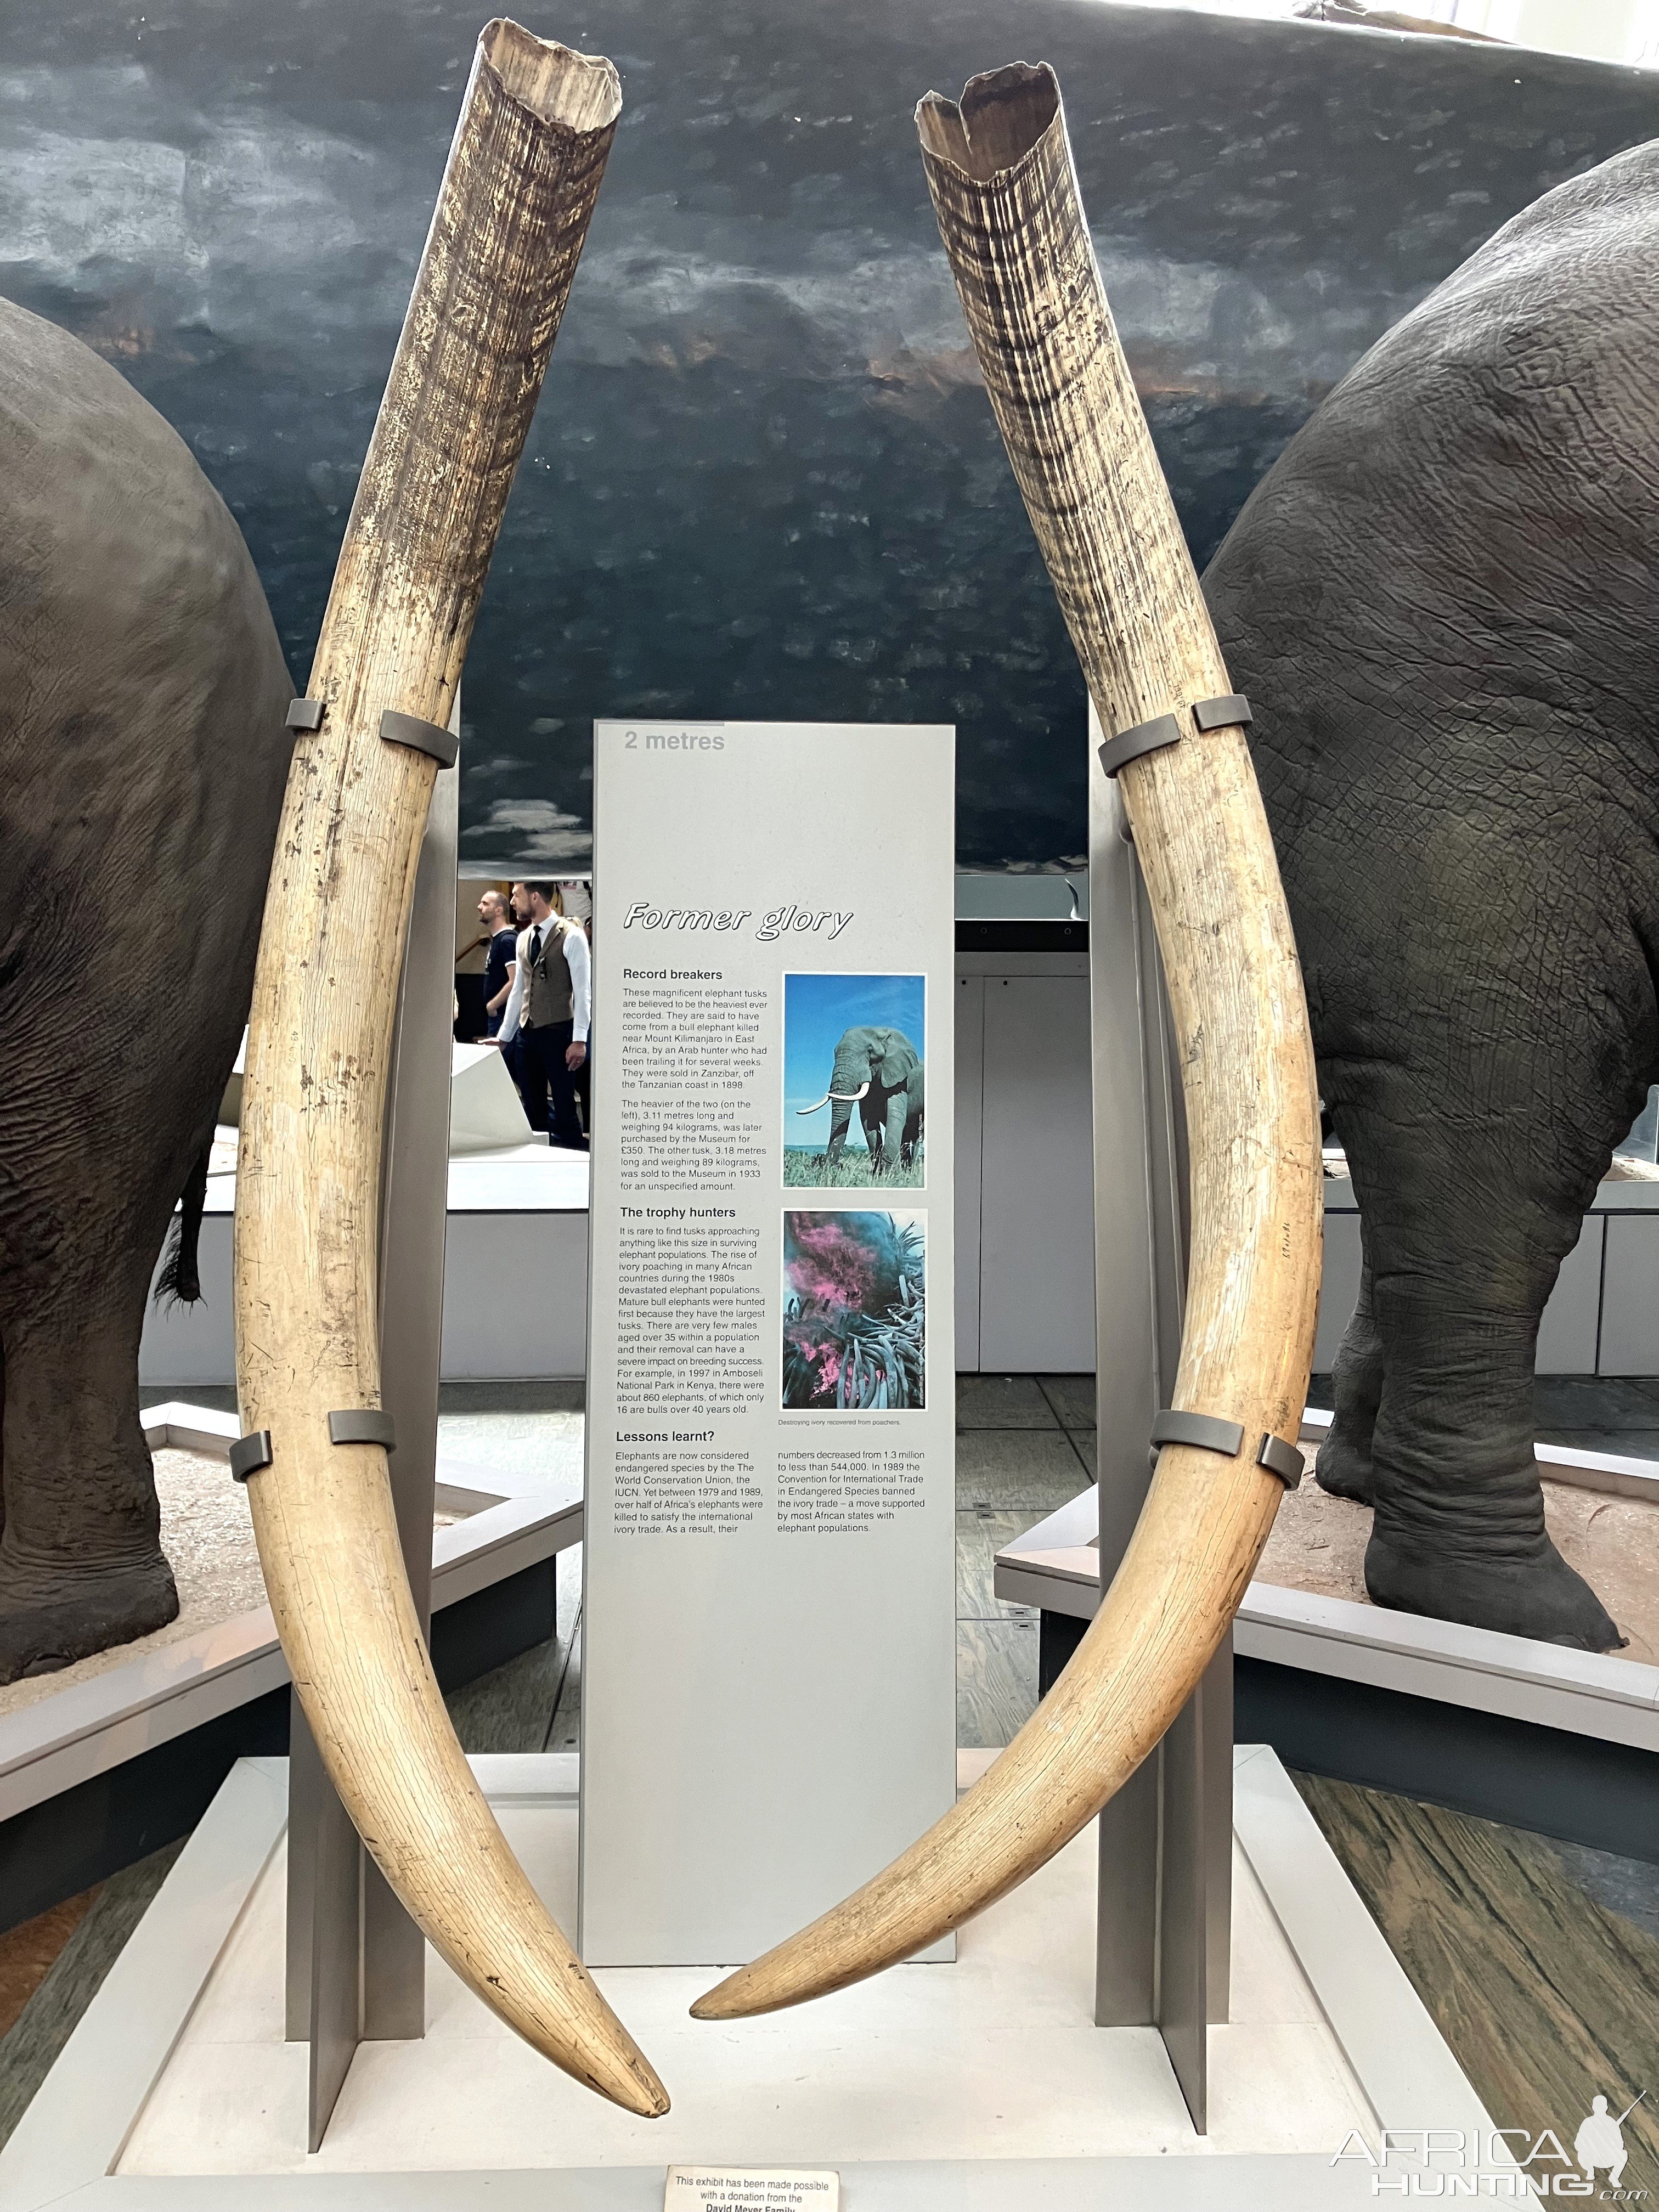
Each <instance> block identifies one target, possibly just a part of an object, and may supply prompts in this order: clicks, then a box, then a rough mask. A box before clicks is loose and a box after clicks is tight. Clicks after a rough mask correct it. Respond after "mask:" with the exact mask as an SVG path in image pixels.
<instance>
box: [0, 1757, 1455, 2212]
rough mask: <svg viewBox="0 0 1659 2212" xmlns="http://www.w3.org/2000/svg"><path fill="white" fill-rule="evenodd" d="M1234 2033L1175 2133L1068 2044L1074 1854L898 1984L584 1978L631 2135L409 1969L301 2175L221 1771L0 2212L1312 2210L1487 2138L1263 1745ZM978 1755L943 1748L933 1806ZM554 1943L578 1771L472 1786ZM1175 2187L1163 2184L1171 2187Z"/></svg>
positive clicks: (1082, 1985)
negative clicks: (760, 2205) (736, 2004)
mask: <svg viewBox="0 0 1659 2212" xmlns="http://www.w3.org/2000/svg"><path fill="white" fill-rule="evenodd" d="M1238 1760H1239V1771H1238V1790H1237V1805H1238V1820H1237V1841H1238V1850H1237V1862H1236V1874H1235V1879H1236V1882H1237V1905H1236V1909H1235V1917H1234V1955H1233V2014H1234V2016H1233V2020H1232V2021H1231V2024H1230V2025H1229V2026H1227V2027H1218V2028H1215V2029H1212V2032H1211V2033H1212V2044H1211V2060H1210V2065H1211V2085H1212V2086H1211V2133H1210V2134H1209V2136H1207V2137H1202V2138H1200V2137H1199V2136H1194V2133H1193V2130H1192V2127H1191V2124H1190V2123H1189V2121H1188V2117H1187V2112H1186V2108H1185V2106H1184V2105H1183V2103H1182V2097H1181V2093H1180V2091H1179V2089H1178V2088H1177V2087H1176V2081H1175V2077H1174V2075H1172V2073H1171V2072H1170V2066H1169V2063H1168V2061H1167V2059H1166V2058H1165V2057H1164V2051H1163V2047H1162V2045H1161V2044H1160V2042H1159V2040H1158V2036H1157V2034H1156V2032H1155V2031H1153V2030H1152V2029H1147V2028H1097V2027H1095V2026H1094V2025H1093V2022H1092V2019H1091V2012H1092V2003H1093V1962H1094V1930H1093V1917H1094V1894H1095V1881H1094V1860H1093V1835H1092V1831H1085V1833H1084V1835H1083V1836H1081V1837H1080V1838H1079V1839H1078V1841H1077V1842H1076V1843H1074V1844H1073V1845H1072V1846H1071V1847H1070V1848H1069V1850H1066V1851H1065V1852H1063V1853H1062V1854H1061V1855H1060V1857H1059V1858H1058V1859H1056V1860H1055V1861H1054V1863H1053V1864H1052V1865H1051V1866H1050V1867H1048V1869H1045V1870H1044V1871H1043V1872H1042V1874H1040V1875H1037V1876H1036V1877H1035V1878H1034V1880H1032V1881H1030V1882H1029V1883H1027V1884H1026V1885H1025V1886H1024V1888H1022V1889H1020V1890H1018V1891H1017V1892H1016V1893H1014V1895H1013V1896H1012V1897H1010V1898H1008V1899H1005V1900H1004V1901H1003V1902H1002V1903H1001V1904H1000V1905H995V1906H994V1907H992V1908H991V1910H990V1911H987V1912H986V1913H985V1914H984V1915H983V1916H981V1918H980V1919H979V1920H977V1921H975V1922H974V1923H971V1924H970V1925H969V1927H968V1928H967V1929H964V1930H963V1936H962V1939H961V1945H960V1954H959V1957H958V1960H957V1964H956V1965H955V1966H953V1967H939V1966H908V1967H900V1968H897V1969H896V1970H894V1971H893V1972H889V1973H887V1974H884V1975H882V1976H880V1977H879V1978H877V1979H876V1980H874V1981H872V1982H870V1983H867V1984H864V1985H862V1986H861V1987H860V1988H858V1989H855V1990H846V1991H843V1992H842V1994H841V1995H840V1996H836V1997H832V1998H829V1999H825V2000H823V2002H819V2003H817V2004H813V2005H808V2006H805V2007H803V2008H800V2009H799V2010H797V2011H793V2012H787V2013H781V2014H777V2015H771V2016H769V2017H768V2018H765V2019H761V2020H756V2021H744V2022H738V2023H733V2024H730V2025H722V2026H718V2027H716V2026H705V2025H702V2024H700V2023H698V2022H696V2021H692V2020H690V2018H689V2017H688V2015H687V2009H686V2008H687V2007H688V2005H689V2004H690V2001H691V1999H692V1998H693V1997H694V1996H696V1994H697V1993H698V1992H699V1990H701V1989H702V1987H703V1986H704V1984H705V1982H706V1977H705V1976H702V1975H700V1974H699V1973H697V1972H694V1971H690V1970H687V1969H683V1968H625V1969H616V1970H611V1971H608V1972H601V1973H600V1974H599V1977H598V1978H599V1984H600V1986H601V1987H602V1988H603V1989H604V1990H605V1994H606V1996H608V1997H609V1999H610V2000H611V2002H612V2003H613V2004H614V2005H615V2006H616V2007H617V2010H618V2011H619V2013H620V2014H621V2015H622V2017H623V2019H624V2020H625V2021H627V2023H628V2025H629V2027H630V2029H631V2030H632V2031H633V2032H634V2033H635V2035H636V2036H637V2038H638V2039H639V2041H640V2044H641V2047H642V2048H643V2049H644V2050H645V2051H647V2052H648V2053H649V2054H650V2057H651V2058H652V2061H653V2063H654V2064H655V2065H656V2066H657V2068H658V2069H659V2071H660V2073H661V2074H662V2076H663V2078H664V2080H665V2082H666V2083H667V2085H668V2087H669V2092H670V2094H671V2097H672V2098H673V2100H674V2105H673V2109H672V2111H671V2112H670V2113H669V2115H668V2116H667V2118H665V2119H663V2120H659V2121H656V2122H648V2121H641V2120H636V2119H633V2118H629V2116H628V2115H626V2114H624V2113H622V2112H618V2111H617V2110H616V2109H615V2108H614V2107H613V2106H609V2105H607V2104H605V2103H604V2102H602V2101H601V2100H599V2098H597V2097H595V2096H593V2095H592V2094H590V2093H588V2092H586V2091H585V2090H582V2089H580V2088H578V2087H576V2086H575V2085H574V2083H572V2082H570V2081H567V2080H566V2079H565V2078H564V2077H563V2076H562V2075H559V2074H558V2073H556V2071H555V2070H554V2069H552V2068H551V2067H550V2066H549V2065H547V2064H546V2063H544V2061H543V2060H541V2059H539V2058H538V2057H536V2056H535V2055H534V2054H533V2053H532V2051H530V2050H529V2049H528V2048H527V2047H526V2045H523V2044H521V2043H520V2042H518V2041H517V2040H516V2039H514V2038H513V2036H512V2035H511V2034H509V2033H507V2030H506V2029H504V2028H503V2027H501V2025H500V2024H499V2023H498V2022H497V2021H495V2019H494V2018H493V2017H492V2016H491V2015H489V2014H488V2013H486V2012H485V2010H484V2009H483V2007H482V2006H481V2005H479V2004H478V2003H477V2001H476V1999H474V1998H473V1997H472V1996H471V1995H469V1994H468V1993H467V1992H466V1991H465V1990H463V1989H462V1988H461V1987H460V1985H459V1984H458V1983H457V1981H456V1980H455V1978H453V1975H452V1974H450V1972H448V1970H447V1968H445V1967H444V1966H442V1965H441V1963H440V1962H439V1961H438V1960H437V1959H436V1958H435V1956H431V1955H429V1957H428V2030H427V2035H426V2039H425V2040H424V2041H423V2042H420V2043H407V2044H364V2045H362V2046H361V2048H360V2049H359V2051H358V2052H357V2055H356V2059H355V2060H354V2062H353V2064H352V2068H351V2071H350V2074H349V2076H348V2078H347V2081H346V2083H345V2087H344V2089H343V2093H342V2095H341V2098H340V2101H339V2104H338V2106H337V2109H336V2112H335V2116H334V2118H333V2121H332V2123H331V2126H330V2128H329V2130H328V2134H327V2136H326V2139H325V2142H324V2144H323V2147H322V2149H321V2151H320V2152H319V2154H317V2155H316V2156H315V2157H313V2158H307V2157H306V2155H305V2153H304V2143H305V2078H306V2053H305V2051H304V2048H303V2047H302V2046H301V2045H292V2044H285V2043H284V2042H283V1848H282V1846H283V1802H284V1786H283V1785H284V1772H285V1770H284V1765H283V1762H282V1761H279V1760H248V1761H244V1762H243V1763H242V1765H240V1766H239V1767H238V1768H237V1769H236V1770H235V1771H234V1773H233V1775H232V1776H231V1778H230V1779H229V1781H228V1783H227V1784H226V1785H225V1789H224V1790H223V1791H222V1793H221V1796H220V1797H219V1798H218V1799H217V1800H216V1802H215V1805H214V1807H213V1808H212V1809H211V1811H210V1813H209V1814H208V1816H207V1818H206V1819H205V1820H204V1822H203V1824H202V1826H201V1827H200V1828H199V1829H198V1830H197V1833H196V1835H195V1837H194V1838H192V1839H191V1843H190V1844H189V1845H188V1846H187V1848H186V1850H185V1853H184V1854H183V1856H182V1857H181V1858H180V1859H179V1863H178V1865H177V1866H176V1867H175V1868H174V1869H173V1873H172V1874H171V1875H169V1877H168V1879H167V1883H166V1885H165V1886H164V1887H163V1888H162V1890H161V1893H160V1895H159V1896H158V1897H157V1899H156V1900H155V1904H154V1905H152V1906H151V1908H150V1910H149V1913H148V1915H147V1916H146V1917H145V1919H144V1920H143V1923H141V1925H140V1927H139V1928H138V1929H137V1933H136V1934H135V1936H133V1938H132V1940H131V1942H130V1943H129V1945H128V1947H127V1949H126V1951H125V1953H124V1954H123V1955H122V1957H121V1958H120V1960H118V1962H117V1964H116V1966H115V1967H114V1968H113V1970H112V1972H111V1973H110V1975H109V1977H108V1978H107V1980H106V1983H105V1984H104V1986H103V1988H102V1990H100V1993H99V1995H98V1996H97V1998H96V1999H95V2000H94V2003H93V2005H92V2007H91V2008H90V2010H89V2011H88V2014H87V2015H86V2018H85V2019H84V2020H83V2021H82V2024H81V2026H80V2027H79V2028H78V2029H77V2030H76V2033H75V2035H74V2037H73V2038H72V2039H70V2044H69V2045H68V2046H67V2048H66V2049H65V2051H64V2055H63V2057H61V2058H60V2059H59V2061H58V2064H57V2066H56V2067H55V2068H54V2069H53V2070H52V2075H50V2076H49V2078H48V2080H47V2081H46V2085H45V2087H43V2088H42V2090H41V2092H40V2095H39V2097H38V2098H37V2099H36V2100H35V2102H34V2104H33V2106H32V2107H31V2108H30V2111H29V2112H28V2113H27V2115H26V2116H25V2118H24V2119H23V2121H22V2123H21V2125H20V2127H19V2129H18V2130H17V2133H16V2134H15V2136H14V2137H13V2139H12V2141H11V2143H10V2144H9V2147H8V2148H7V2149H6V2150H5V2151H4V2152H3V2154H0V2207H3V2208H4V2212H35V2208H38V2207H41V2206H44V2205H45V2204H46V2203H50V2202H52V2201H54V2200H56V2199H58V2198H60V2197H64V2196H68V2195H70V2194H73V2193H76V2192H81V2193H79V2194H76V2203H77V2204H78V2205H82V2206H94V2207H96V2208H97V2212H151V2208H156V2212H160V2208H161V2207H163V2206H165V2207H166V2208H167V2212H210V2208H212V2212H221V2208H222V2212H233V2208H234V2212H246V2208H249V2207H252V2208H256V2212H266V2208H270V2212H276V2208H283V2212H287V2208H289V2207H301V2206H309V2207H312V2208H314V2212H348V2208H350V2212H357V2208H364V2209H365V2212H366V2208H368V2207H371V2206H372V2207H377V2208H391V2207H394V2206H395V2207H397V2208H398V2212H404V2209H405V2208H416V2212H424V2208H427V2207H428V2206H430V2207H434V2208H436V2207H438V2206H442V2207H444V2208H445V2212H474V2208H477V2212H486V2208H487V2212H528V2208H530V2207H531V2206H534V2207H536V2208H538V2212H578V2208H580V2212H647V2208H649V2212H658V2208H659V2207H660V2206H661V2203H662V2201H663V2185H664V2172H665V2167H666V2166H668V2165H670V2164H674V2163H685V2162H690V2161H707V2162H715V2161H718V2162H720V2163H721V2164H723V2165H726V2166H767V2165H772V2166H785V2165H788V2166H833V2167H835V2168H836V2169H837V2170H838V2171H839V2172H840V2173H841V2174H842V2182H843V2188H844V2191H845V2202H846V2203H847V2205H848V2212H900V2209H901V2208H902V2212H920V2209H921V2208H924V2207H925V2208H927V2212H934V2208H938V2212H945V2207H947V2206H948V2207H950V2208H951V2212H961V2208H963V2207H968V2208H971V2209H972V2212H990V2208H992V2207H995V2208H998V2212H1005V2208H1006V2212H1026V2208H1027V2207H1030V2206H1032V2205H1036V2204H1040V2205H1041V2206H1042V2208H1043V2212H1084V2208H1085V2207H1087V2208H1098V2207H1100V2206H1102V2205H1103V2204H1109V2205H1110V2206H1111V2207H1112V2208H1113V2212H1139V2209H1140V2208H1150V2207H1152V2206H1154V2205H1162V2206H1172V2207H1173V2206H1179V2207H1180V2208H1182V2212H1191V2209H1192V2208H1214V2212H1221V2208H1223V2207H1225V2208H1227V2212H1251V2208H1257V2207H1260V2208H1262V2212H1267V2208H1268V2207H1271V2208H1273V2212H1315V2208H1318V2212H1327V2208H1330V2207H1340V2206H1342V2205H1346V2204H1347V2203H1356V2204H1357V2203H1360V2202H1362V2201H1364V2202H1367V2203H1369V2202H1370V2201H1371V2192H1370V2174H1369V2169H1367V2168H1364V2166H1358V2165H1356V2164H1353V2163H1345V2164H1343V2165H1341V2166H1333V2165H1332V2162H1331V2161H1332V2160H1333V2158H1334V2155H1335V2154H1336V2152H1337V2151H1338V2150H1339V2149H1340V2148H1341V2146H1342V2144H1343V2143H1344V2142H1345V2140H1346V2139H1348V2137H1349V2130H1351V2129H1352V2130H1359V2132H1360V2134H1361V2135H1362V2136H1364V2138H1365V2139H1366V2140H1367V2141H1369V2142H1371V2143H1373V2144H1375V2143H1376V2141H1377V2131H1378V2130H1379V2128H1381V2127H1384V2126H1386V2127H1389V2128H1393V2129H1395V2130H1402V2129H1407V2128H1413V2127H1414V2128H1417V2129H1419V2130H1420V2129H1422V2128H1424V2127H1425V2126H1433V2127H1436V2128H1441V2129H1457V2128H1462V2129H1466V2130H1474V2129H1486V2128H1489V2126H1490V2122H1489V2121H1488V2120H1487V2119H1486V2115H1485V2114H1484V2113H1483V2112H1482V2111H1481V2109H1480V2105H1479V2102H1478V2100H1477V2099H1476V2098H1475V2096H1474V2093H1473V2091H1472V2090H1471V2089H1470V2088H1469V2087H1468V2083H1467V2082H1466V2081H1464V2079H1463V2077H1462V2075H1461V2074H1460V2073H1459V2071H1458V2069H1457V2068H1456V2066H1455V2063H1454V2062H1453V2061H1452V2059H1451V2057H1450V2055H1449V2052H1448V2051H1447V2050H1446V2047H1445V2045H1444V2044H1443V2042H1442V2041H1441V2039H1440V2037H1439V2036H1438V2034H1437V2032H1436V2031H1435V2029H1434V2027H1433V2025H1432V2023H1431V2021H1430V2020H1429V2018H1428V2016H1427V2015H1426V2014H1425V2011H1424V2010H1423V2008H1422V2006H1421V2005H1420V2003H1419V2001H1418V1999H1417V1998H1416V1996H1414V1994H1413V1991H1412V1990H1411V1988H1410V1985H1409V1984H1408V1983H1407V1980H1406V1978H1405V1976H1404V1974H1403V1973H1402V1972H1401V1969H1400V1968H1399V1966H1397V1965H1396V1964H1395V1960H1394V1959H1393V1957H1392V1955H1391V1954H1389V1951H1388V1949H1387V1947H1386V1946H1385V1945H1384V1943H1383V1939H1382V1937H1381V1936H1380V1935H1379V1934H1378V1933H1377V1930H1376V1928H1375V1926H1374V1925H1373V1923H1372V1922H1371V1920H1370V1917H1369V1916H1368V1915H1367V1913H1366V1912H1365V1911H1364V1906H1363V1905H1361V1904H1360V1902H1359V1900H1358V1897H1357V1896H1356V1895H1355V1893H1354V1892H1353V1891H1352V1888H1351V1887H1350V1886H1349V1885H1348V1883H1347V1881H1346V1879H1345V1877H1344V1876H1343V1875H1342V1874H1341V1871H1340V1869H1339V1868H1338V1866H1337V1863H1336V1862H1335V1860H1334V1858H1333V1857H1332V1856H1331V1854H1330V1851H1329V1850H1328V1847H1327V1845H1326V1844H1325V1843H1324V1842H1323V1839H1322V1838H1321V1836H1320V1835H1319V1832H1318V1830H1317V1829H1316V1826H1315V1825H1314V1823H1313V1821H1312V1820H1311V1819H1310V1816H1309V1814H1307V1813H1306V1811H1305V1810H1304V1808H1303V1806H1302V1804H1301V1802H1300V1800H1299V1799H1298V1798H1297V1795H1296V1793H1295V1790H1293V1788H1292V1787H1291V1784H1290V1782H1289V1780H1288V1778H1286V1777H1285V1774H1284V1772H1283V1771H1282V1770H1281V1769H1280V1768H1279V1765H1278V1762H1277V1761H1276V1760H1275V1759H1273V1754H1272V1753H1270V1752H1267V1751H1264V1750H1260V1749H1254V1748H1252V1749H1246V1750H1243V1751H1241V1752H1240V1753H1239V1754H1238ZM983 1763H984V1760H983V1758H982V1757H981V1755H978V1754H964V1756H963V1780H964V1781H967V1780H969V1779H971V1778H972V1776H973V1775H974V1774H975V1772H977V1771H978V1770H979V1768H980V1767H981V1765H983ZM474 1765H475V1766H476V1767H477V1771H478V1774H479V1777H480V1779H481V1780H482V1781H483V1784H484V1786H485V1788H486V1790H487V1791H488V1793H489V1796H490V1799H491V1802H492V1803H493V1804H494V1805H495V1808H496V1811H497V1813H498V1814H499V1816H500V1818H501V1822H502V1825H503V1826H504V1827H505V1829H506V1831H507V1836H508V1838H509V1839H510V1841H511V1842H512V1844H513V1847H514V1849H515V1850H517V1851H518V1852H519V1853H520V1857H521V1858H522V1859H523V1862H524V1863H525V1865H526V1869H528V1871H529V1873H530V1875H531V1876H532V1880H533V1881H535V1882H536V1884H537V1886H538V1889H540V1891H541V1892H542V1893H543V1895H544V1897H545V1898H546V1899H547V1902H548V1904H549V1905H550V1907H551V1908H552V1910H553V1911H554V1912H555V1913H556V1916H557V1917H559V1918H560V1919H561V1920H562V1921H563V1922H564V1923H565V1924H566V1925H567V1926H568V1925H569V1924H570V1919H571V1913H572V1908H573V1905H574V1857H575V1840H576V1806H575V1797H574V1788H575V1782H576V1771H575V1770H576V1761H575V1760H574V1758H570V1757H563V1758H560V1757H543V1758H530V1757H525V1758H496V1759H477V1760H476V1761H475V1762H474ZM1177 2177H1178V2178H1177Z"/></svg>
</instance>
